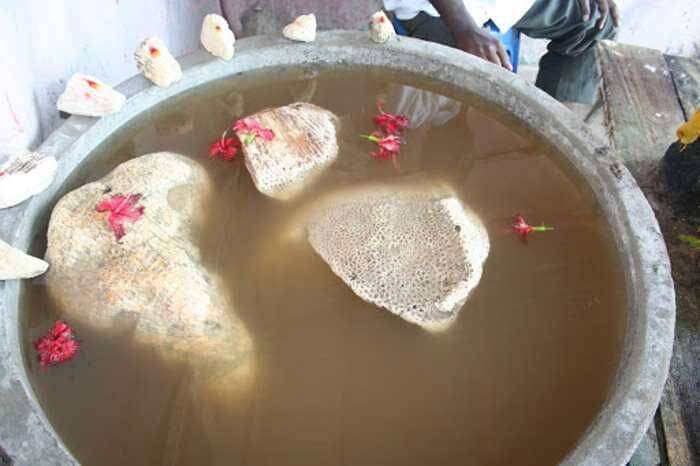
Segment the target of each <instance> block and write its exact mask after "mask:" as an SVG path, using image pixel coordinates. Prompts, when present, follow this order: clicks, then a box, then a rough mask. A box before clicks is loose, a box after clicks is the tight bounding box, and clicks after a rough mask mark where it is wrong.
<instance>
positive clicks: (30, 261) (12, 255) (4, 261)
mask: <svg viewBox="0 0 700 466" xmlns="http://www.w3.org/2000/svg"><path fill="white" fill-rule="evenodd" d="M48 268H49V264H48V263H46V262H44V261H43V260H41V259H37V258H36V257H32V256H30V255H28V254H25V253H23V252H22V251H20V250H19V249H15V248H13V247H12V246H10V245H9V244H7V243H6V242H4V241H3V240H0V280H15V279H19V278H32V277H36V276H38V275H41V274H42V273H44V272H46V270H48Z"/></svg>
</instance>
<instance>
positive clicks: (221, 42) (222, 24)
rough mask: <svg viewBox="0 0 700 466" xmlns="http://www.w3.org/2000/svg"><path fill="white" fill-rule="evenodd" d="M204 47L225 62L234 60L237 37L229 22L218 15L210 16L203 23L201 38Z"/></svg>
mask: <svg viewBox="0 0 700 466" xmlns="http://www.w3.org/2000/svg"><path fill="white" fill-rule="evenodd" d="M199 39H200V40H201V42H202V45H203V46H204V48H205V49H206V50H207V52H209V53H211V54H212V55H214V56H215V57H219V58H222V59H224V60H230V59H231V58H233V53H234V52H235V47H234V44H235V43H236V36H235V35H234V34H233V31H232V30H231V28H230V27H229V25H228V21H226V19H225V18H224V17H223V16H221V15H217V14H210V15H206V16H205V17H204V21H202V33H201V34H200V36H199Z"/></svg>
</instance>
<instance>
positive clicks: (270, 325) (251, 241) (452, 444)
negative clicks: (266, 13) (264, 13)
mask: <svg viewBox="0 0 700 466" xmlns="http://www.w3.org/2000/svg"><path fill="white" fill-rule="evenodd" d="M270 76H272V78H271V77H270ZM406 81H407V82H408V84H411V85H412V86H421V87H425V88H426V89H429V90H431V91H434V92H444V93H447V94H450V91H449V89H441V88H439V87H434V86H433V87H431V85H430V83H420V82H416V81H411V80H408V79H406ZM402 84H405V83H402V82H400V80H398V79H397V77H396V76H390V75H384V74H381V73H349V72H345V73H341V74H331V73H325V72H324V73H314V74H313V75H311V74H309V73H307V72H304V73H300V72H291V71H288V70H278V72H276V73H267V74H266V75H248V76H247V77H245V78H244V77H239V78H236V79H231V80H226V81H223V82H220V83H217V84H216V85H214V86H210V87H209V88H208V89H207V90H197V91H194V92H191V93H189V94H187V95H184V96H180V97H177V98H174V99H172V100H171V101H169V102H167V103H166V104H164V105H162V106H161V107H158V108H156V109H154V110H153V111H151V112H149V113H147V114H144V115H143V116H141V117H140V118H138V119H137V120H136V121H134V122H133V123H132V124H130V125H128V126H127V127H125V128H124V129H123V130H122V131H120V132H119V133H118V134H116V135H115V136H114V137H112V138H111V139H110V140H108V141H107V142H106V143H105V144H103V145H102V146H100V148H99V149H98V150H97V151H96V153H95V154H93V155H92V156H91V161H90V162H89V163H87V164H86V165H85V166H84V167H82V168H81V170H79V171H78V172H76V174H75V176H73V177H72V179H71V181H70V184H71V187H78V186H80V185H82V184H83V183H85V182H88V181H91V180H95V179H98V178H100V177H101V176H103V175H104V174H106V173H107V172H109V170H111V169H112V168H113V167H114V166H116V165H117V164H118V163H120V162H123V161H125V160H128V159H131V158H133V157H135V156H138V155H142V154H146V153H150V152H156V151H172V152H177V153H180V154H184V155H187V156H189V157H192V158H193V159H195V160H197V161H198V163H201V164H202V165H203V166H204V167H206V169H207V170H208V171H209V173H210V176H211V177H212V181H213V185H214V186H215V193H216V195H215V196H214V199H213V200H212V202H211V204H210V205H208V206H207V208H206V212H205V217H206V222H205V228H203V229H202V231H201V232H200V233H199V234H198V237H197V238H196V242H197V243H198V244H199V246H200V248H201V251H202V257H203V258H204V265H205V267H206V268H207V270H208V271H209V272H210V273H212V274H216V275H218V276H221V277H223V281H224V282H225V284H226V286H225V288H226V289H225V292H226V293H227V295H228V297H229V298H230V301H231V302H232V303H233V306H232V308H231V309H230V312H231V313H235V314H236V315H237V317H238V318H240V319H241V320H242V321H243V323H244V324H245V326H246V328H247V329H248V331H249V333H250V335H251V338H252V341H253V345H254V348H255V350H254V351H255V355H254V357H255V372H254V376H253V380H252V382H251V385H250V386H249V387H245V388H241V387H234V386H223V387H221V386H220V387H217V389H216V390H210V389H208V388H206V387H207V385H206V384H202V383H198V382H199V380H197V379H198V378H200V377H202V370H201V367H206V361H204V356H202V358H197V357H193V358H190V359H189V360H187V361H184V362H183V361H175V362H173V361H171V360H169V359H168V358H167V357H166V356H167V355H166V356H164V355H163V354H162V352H161V351H159V349H158V348H154V347H147V346H144V345H140V344H138V343H136V342H134V341H132V340H131V339H130V338H128V336H126V335H125V334H124V333H123V332H122V330H121V329H120V328H117V327H115V329H113V331H95V330H91V329H89V328H86V327H83V326H81V324H80V323H79V322H70V323H71V325H73V326H74V327H75V329H76V332H77V334H78V336H79V338H80V340H81V343H82V348H81V352H80V354H79V357H78V358H77V359H75V360H74V361H71V362H70V363H67V364H64V365H62V366H57V367H52V368H50V369H47V370H43V369H41V368H39V366H38V363H37V361H36V360H35V355H34V353H33V351H32V350H31V341H33V340H34V339H36V338H37V337H38V336H39V335H40V334H42V333H43V332H45V330H46V329H47V328H48V327H49V326H50V325H51V324H52V323H53V321H54V320H55V319H57V318H59V317H60V316H61V312H62V311H61V309H58V308H57V307H56V306H55V305H53V303H52V302H51V300H50V299H49V298H48V297H47V294H46V292H45V284H43V283H42V281H41V280H39V281H35V282H32V283H31V284H27V285H25V290H24V291H25V293H24V299H23V301H22V303H23V312H24V313H25V314H24V315H25V317H26V329H25V334H24V338H25V347H26V355H27V356H26V359H27V364H28V367H29V371H30V378H31V381H32V384H33V387H34V389H35V391H36V393H37V395H38V397H39V399H40V402H41V404H42V407H43V408H44V409H45V411H46V413H47V416H48V418H49V420H50V421H51V423H52V424H53V426H54V427H55V429H56V431H57V432H58V433H59V435H60V436H61V437H62V438H63V440H64V442H65V444H66V445H67V447H68V448H69V449H70V450H71V451H72V452H73V454H74V455H75V456H76V457H77V458H78V459H79V460H80V461H81V462H82V463H83V464H85V465H101V466H102V465H104V466H110V465H120V466H121V465H126V464H129V465H140V464H148V465H194V464H197V465H226V466H229V465H243V464H248V465H256V466H260V465H275V466H281V465H305V466H312V465H395V464H401V465H403V466H410V465H420V466H425V465H486V464H488V465H514V464H517V465H533V466H542V465H549V464H556V463H557V462H558V461H560V460H561V459H562V458H563V457H564V455H566V453H567V452H568V451H570V450H571V449H572V448H573V447H574V446H575V444H576V442H577V440H578V439H579V438H580V437H581V435H582V434H583V432H584V430H585V429H586V428H587V426H588V425H589V424H590V423H591V421H592V420H593V418H594V417H595V415H596V414H597V412H598V410H599V409H600V407H601V405H602V403H603V402H604V400H605V398H606V394H607V391H608V388H609V385H610V382H611V379H612V377H613V375H614V371H615V369H616V367H617V364H618V361H619V355H620V351H621V343H622V337H623V332H624V305H625V296H624V290H623V277H622V273H621V270H620V268H619V264H618V261H617V258H616V253H615V252H614V248H613V245H612V241H611V238H610V237H609V234H608V232H607V225H606V223H605V220H604V219H603V218H602V216H601V212H600V209H599V206H598V205H597V202H596V200H595V198H594V196H593V195H592V193H591V192H590V190H589V189H588V188H586V187H585V185H584V184H583V183H582V182H581V180H580V179H578V178H577V177H576V176H574V174H573V172H572V170H570V169H569V168H568V167H567V166H566V164H564V163H563V162H562V158H561V157H560V156H558V155H557V154H556V152H555V151H554V150H553V149H552V148H551V147H550V146H549V145H547V144H545V143H544V142H543V141H541V140H539V139H538V138H537V137H536V136H535V135H534V134H531V133H530V132H528V131H527V130H526V129H525V128H524V127H522V126H520V125H518V124H517V122H516V121H513V120H512V119H511V118H508V117H506V116H505V115H503V114H501V113H499V112H498V111H497V110H496V109H493V108H490V107H489V106H488V105H487V104H485V103H484V102H482V101H479V100H478V99H474V98H472V97H470V96H463V95H462V96H458V95H452V97H458V98H459V102H457V101H454V100H449V99H446V98H442V99H439V98H437V97H438V96H437V94H431V93H429V92H426V91H421V92H418V90H417V89H416V88H415V87H402ZM299 99H310V101H311V102H313V103H315V104H317V105H320V106H322V107H325V108H327V109H329V110H331V111H333V112H334V113H336V114H337V115H338V116H339V117H340V118H341V122H342V129H341V132H340V137H341V139H340V147H341V152H340V155H339V159H338V161H337V162H336V163H335V164H334V165H333V166H332V168H331V169H330V170H329V171H328V172H326V173H325V174H324V176H323V177H322V178H321V179H320V181H319V182H318V183H317V184H315V185H314V186H313V187H312V188H310V189H309V190H308V191H306V192H305V194H304V195H303V196H301V197H299V198H297V199H295V200H293V201H290V202H287V203H281V202H277V201H274V200H271V199H269V198H266V197H265V196H263V195H261V194H260V193H258V192H257V190H256V189H255V187H254V185H253V183H252V182H251V180H250V177H249V176H248V174H247V172H246V171H245V168H244V166H243V164H242V161H241V160H238V161H236V162H233V163H226V162H221V161H212V160H209V159H208V158H207V149H208V145H209V144H210V143H211V142H212V141H213V140H214V139H215V138H216V137H218V135H220V133H221V131H222V130H223V128H224V127H225V126H226V125H227V124H228V123H229V122H230V121H232V120H233V119H235V118H237V117H240V116H242V115H243V114H250V113H252V112H255V111H258V110H260V109H263V108H266V107H270V106H278V105H285V104H288V103H291V102H294V101H296V100H299ZM377 99H382V100H384V101H386V107H387V109H388V110H396V109H397V108H401V109H402V110H403V111H406V112H408V113H409V116H411V117H412V118H413V121H414V123H416V125H417V126H418V127H416V128H413V129H411V130H409V131H408V132H407V135H406V142H405V145H404V148H403V149H402V153H401V155H400V159H399V161H400V169H399V170H396V168H394V166H393V165H392V164H391V163H390V162H383V161H378V160H374V159H372V158H371V157H369V155H368V154H369V152H370V150H371V149H372V148H371V146H369V145H368V143H367V142H366V141H363V140H361V139H360V138H359V137H358V135H359V134H361V133H367V132H369V131H371V130H372V124H371V118H372V116H373V115H374V114H375V102H376V100H377ZM407 177H409V178H408V179H410V177H416V179H421V180H423V181H426V180H428V181H430V180H434V181H435V182H441V183H448V184H449V185H450V186H452V187H453V189H454V190H455V191H456V193H457V194H458V196H459V197H460V199H461V200H462V202H463V203H465V204H466V205H468V206H469V207H470V208H471V209H473V210H474V211H475V212H476V213H477V214H478V215H479V216H480V217H481V219H482V221H483V222H484V224H485V225H486V227H487V229H488V232H489V237H490V241H491V252H490V255H489V258H488V260H487V262H486V264H485V268H484V275H483V278H482V280H481V283H480V285H479V286H478V287H477V288H476V290H475V291H474V293H473V294H472V296H471V298H470V299H469V301H468V302H467V303H466V304H465V306H464V308H463V309H462V311H461V313H460V316H459V318H458V319H457V321H456V323H455V324H454V325H453V326H452V327H451V328H450V329H449V330H448V331H446V332H443V333H440V334H431V333H428V332H426V331H424V330H421V329H420V328H419V327H417V326H414V325H411V324H408V323H406V322H403V321H402V320H400V319H398V318H397V317H395V316H393V315H391V314H390V313H389V312H386V311H382V310H380V309H378V308H376V307H375V306H373V305H371V304H368V303H365V302H363V301H362V300H360V299H359V298H357V297H356V296H355V295H354V294H353V293H352V291H351V290H350V289H349V288H348V287H347V286H346V285H345V284H344V283H343V282H342V281H341V280H340V279H339V278H337V277H336V276H335V275H334V274H333V273H332V272H331V271H330V269H329V268H328V267H327V266H326V265H325V263H324V262H323V261H322V260H321V259H320V258H319V257H318V256H317V255H316V254H315V253H314V252H313V250H312V249H311V248H310V247H309V246H308V244H307V243H306V242H304V241H298V242H289V241H288V239H285V235H283V234H280V233H281V230H283V229H284V228H287V226H288V225H289V222H290V221H292V220H293V219H294V215H295V213H296V212H297V211H298V210H299V209H302V208H304V207H305V206H307V205H309V203H311V202H313V201H314V199H318V198H319V197H320V196H322V195H323V194H325V193H330V192H332V191H334V190H335V189H338V188H339V187H345V186H352V185H353V184H360V183H364V182H367V181H373V182H377V183H386V184H391V183H395V182H397V181H401V180H405V179H407ZM517 212H520V213H523V214H525V215H526V217H527V218H528V219H530V220H531V221H532V222H535V223H537V222H540V221H545V222H546V223H548V224H550V225H554V226H555V227H556V230H555V231H554V232H551V233H546V234H540V235H535V236H533V237H532V238H531V240H530V241H529V242H528V243H527V244H524V243H522V242H521V241H520V240H519V239H518V238H517V237H516V236H515V235H514V234H513V233H512V232H510V230H509V225H510V219H511V217H512V215H513V214H515V213H517ZM41 243H42V241H41V239H39V240H38V241H37V244H36V247H35V249H36V252H38V253H39V254H41V253H42V252H43V251H42V244H41ZM83 311H84V312H85V313H89V312H90V309H84V310H83Z"/></svg>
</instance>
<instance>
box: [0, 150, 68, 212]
mask: <svg viewBox="0 0 700 466" xmlns="http://www.w3.org/2000/svg"><path fill="white" fill-rule="evenodd" d="M57 168H58V163H57V162H56V159H55V158H54V157H43V156H42V155H41V154H39V153H38V152H25V153H20V154H17V155H14V156H12V157H10V160H8V161H7V162H5V163H4V164H3V165H0V209H5V208H7V207H13V206H16V205H17V204H19V203H21V202H24V201H25V200H27V199H29V198H30V197H32V196H34V195H36V194H39V193H40V192H42V191H44V190H45V189H46V188H48V187H49V185H50V184H51V182H52V181H53V179H54V177H55V176H56V169H57Z"/></svg>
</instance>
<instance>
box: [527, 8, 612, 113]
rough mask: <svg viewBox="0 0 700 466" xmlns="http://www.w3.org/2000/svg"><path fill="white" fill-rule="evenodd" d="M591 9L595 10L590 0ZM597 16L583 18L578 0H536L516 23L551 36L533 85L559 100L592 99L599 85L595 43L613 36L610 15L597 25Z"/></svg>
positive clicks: (541, 36) (540, 35)
mask: <svg viewBox="0 0 700 466" xmlns="http://www.w3.org/2000/svg"><path fill="white" fill-rule="evenodd" d="M591 11H596V8H595V2H594V1H592V0H591ZM596 19H597V16H594V15H592V17H591V18H589V19H588V21H584V20H583V15H582V13H581V6H580V4H579V2H578V0H537V1H536V2H535V4H534V5H533V6H532V8H530V10H529V11H528V12H527V13H526V14H525V16H523V18H522V19H521V20H520V21H518V23H517V24H516V25H515V28H517V29H518V30H519V31H520V32H522V33H523V34H526V35H528V36H530V37H533V38H536V39H551V42H550V43H549V46H548V47H547V49H548V52H547V53H546V54H545V55H544V56H543V57H542V59H541V60H540V71H539V74H538V75H537V81H536V83H535V84H536V86H537V87H539V88H540V89H542V90H543V91H545V92H546V93H548V94H549V95H551V96H552V97H554V98H555V99H557V100H559V101H561V102H582V103H593V100H594V99H595V96H596V91H597V90H598V87H599V85H600V73H599V71H598V66H597V64H596V57H595V47H594V46H595V43H596V42H597V41H599V40H602V39H612V38H614V37H615V28H614V26H613V23H612V18H610V17H609V18H608V20H607V21H606V23H605V27H604V28H603V29H601V30H599V29H598V28H597V27H596Z"/></svg>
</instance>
